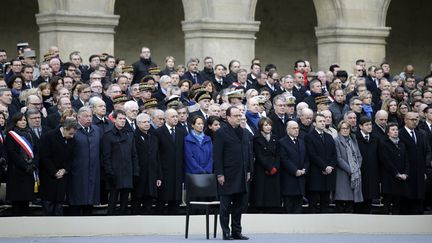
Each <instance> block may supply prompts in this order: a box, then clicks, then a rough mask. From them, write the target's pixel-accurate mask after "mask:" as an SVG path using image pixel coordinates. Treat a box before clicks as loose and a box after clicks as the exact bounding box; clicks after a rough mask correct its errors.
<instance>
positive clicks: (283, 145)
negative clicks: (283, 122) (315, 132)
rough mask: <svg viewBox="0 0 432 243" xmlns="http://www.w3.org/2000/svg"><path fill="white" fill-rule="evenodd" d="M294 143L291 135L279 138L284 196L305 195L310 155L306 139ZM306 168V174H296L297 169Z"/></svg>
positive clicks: (299, 139)
mask: <svg viewBox="0 0 432 243" xmlns="http://www.w3.org/2000/svg"><path fill="white" fill-rule="evenodd" d="M297 141H298V143H297V144H294V142H293V140H292V139H291V138H290V137H289V136H285V137H283V138H282V139H280V140H279V143H278V147H279V149H280V163H281V170H280V174H281V193H282V195H283V196H296V195H305V185H306V175H307V174H308V173H309V156H308V154H307V153H306V146H305V143H304V140H303V139H301V138H298V139H297ZM302 169H306V175H302V176H296V172H297V170H302Z"/></svg>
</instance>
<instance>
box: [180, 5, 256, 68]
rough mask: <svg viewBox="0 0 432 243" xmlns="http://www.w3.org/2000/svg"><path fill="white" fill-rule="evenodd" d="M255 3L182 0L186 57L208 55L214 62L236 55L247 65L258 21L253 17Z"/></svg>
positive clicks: (225, 63)
mask: <svg viewBox="0 0 432 243" xmlns="http://www.w3.org/2000/svg"><path fill="white" fill-rule="evenodd" d="M255 6H256V0H243V1H231V0H207V1H201V0H183V7H184V11H185V20H184V21H183V22H182V26H183V31H184V33H185V59H186V61H187V60H188V59H189V58H190V57H193V56H196V57H198V58H199V59H200V60H201V61H202V59H203V58H204V57H205V56H211V57H213V58H214V62H215V64H217V63H222V64H224V65H228V62H229V61H230V60H231V59H237V60H239V61H240V63H241V65H242V66H243V67H247V68H249V66H250V61H251V60H252V59H253V58H254V57H255V34H256V32H257V31H258V30H259V24H260V22H259V21H254V15H255ZM201 64H202V62H201Z"/></svg>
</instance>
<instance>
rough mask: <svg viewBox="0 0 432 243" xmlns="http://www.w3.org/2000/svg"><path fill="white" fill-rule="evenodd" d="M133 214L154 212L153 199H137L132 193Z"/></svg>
mask: <svg viewBox="0 0 432 243" xmlns="http://www.w3.org/2000/svg"><path fill="white" fill-rule="evenodd" d="M131 196H132V202H131V213H132V214H150V213H151V212H152V204H153V198H152V197H137V196H135V195H134V193H132V195H131Z"/></svg>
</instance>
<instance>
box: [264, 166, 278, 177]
mask: <svg viewBox="0 0 432 243" xmlns="http://www.w3.org/2000/svg"><path fill="white" fill-rule="evenodd" d="M277 172H278V170H277V169H276V167H272V168H271V170H270V171H266V174H267V175H269V176H272V175H274V174H276V173H277Z"/></svg>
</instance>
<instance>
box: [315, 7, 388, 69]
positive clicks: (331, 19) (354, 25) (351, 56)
mask: <svg viewBox="0 0 432 243" xmlns="http://www.w3.org/2000/svg"><path fill="white" fill-rule="evenodd" d="M314 4H315V9H316V12H317V18H318V26H317V27H316V28H315V34H316V36H317V40H318V68H319V69H320V70H328V68H329V66H330V65H331V64H333V63H337V64H339V65H340V66H341V68H342V69H345V70H347V72H348V73H352V72H353V68H354V65H355V61H356V60H357V59H365V60H366V63H367V65H372V64H375V65H377V64H380V63H381V62H382V61H383V60H385V58H386V55H385V46H386V40H385V39H386V37H388V36H389V34H390V29H391V28H390V27H386V26H385V18H386V15H387V9H388V5H389V4H390V0H362V1H358V0H344V1H339V0H314Z"/></svg>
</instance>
